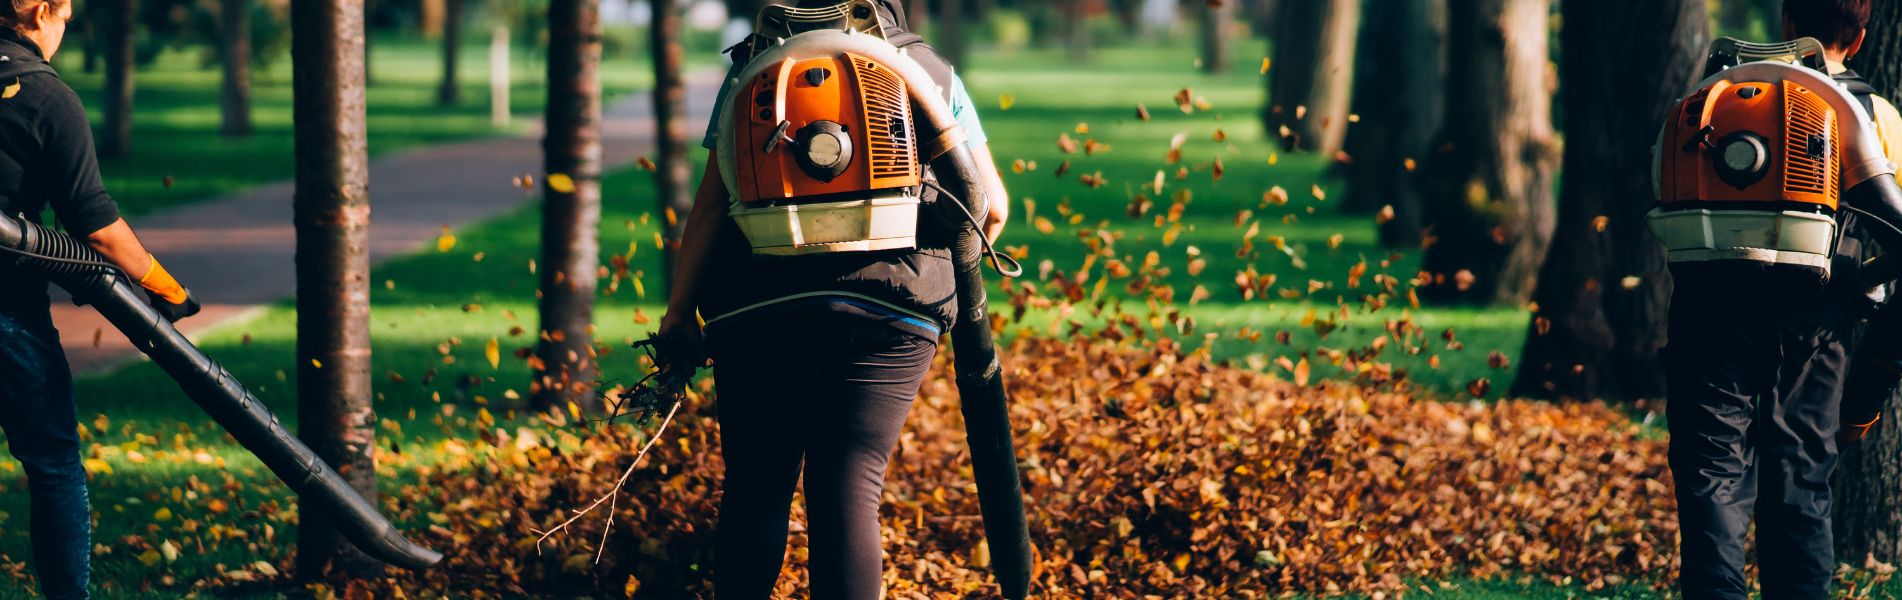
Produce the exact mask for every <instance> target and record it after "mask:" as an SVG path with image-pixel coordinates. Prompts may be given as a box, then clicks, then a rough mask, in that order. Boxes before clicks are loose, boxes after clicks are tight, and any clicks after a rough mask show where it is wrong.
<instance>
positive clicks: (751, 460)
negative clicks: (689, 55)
mask: <svg viewBox="0 0 1902 600" xmlns="http://www.w3.org/2000/svg"><path fill="white" fill-rule="evenodd" d="M836 3H837V0H829V1H827V0H821V1H820V2H815V3H810V4H813V5H834V4H836ZM802 7H806V4H802ZM876 10H877V12H878V16H879V17H880V20H881V22H882V23H883V25H884V26H883V29H884V32H885V34H886V37H887V39H888V40H889V41H891V42H892V43H893V44H894V45H897V46H899V47H901V48H903V49H904V50H905V51H906V52H908V55H909V56H910V57H912V58H913V59H915V60H916V61H917V62H919V63H920V65H921V66H924V67H925V70H926V71H927V72H928V73H930V74H931V75H932V76H933V79H934V80H936V82H937V84H938V87H940V88H942V90H943V93H944V94H945V96H946V97H947V98H946V99H947V100H948V102H949V104H950V106H951V107H952V111H953V113H954V114H956V115H957V116H958V120H959V122H960V127H961V129H963V130H964V131H965V133H967V134H968V136H969V137H968V140H967V142H966V144H967V146H968V147H969V148H970V149H971V150H972V151H973V154H974V155H975V157H976V162H977V163H978V168H979V170H980V171H982V173H981V175H982V176H983V179H984V180H985V182H986V183H987V187H988V188H989V190H988V196H989V197H990V198H993V199H994V201H993V202H991V206H992V210H991V212H990V214H989V215H988V216H987V218H986V219H985V229H986V230H988V232H989V233H990V234H991V235H992V236H993V239H994V238H995V235H996V234H997V233H998V232H1000V231H1001V228H1002V226H1003V223H1004V221H1005V218H1006V214H1007V213H1006V212H1005V211H1006V210H1007V209H1006V208H1005V205H1006V202H1005V201H1004V199H1005V198H1006V196H1005V191H1004V189H1003V184H1002V183H1001V180H1000V179H999V177H998V174H997V170H996V166H995V164H994V162H993V160H992V158H991V155H990V152H989V149H988V147H987V146H986V145H985V143H984V133H983V130H982V128H981V126H980V125H979V124H978V122H977V114H976V109H975V107H974V106H973V105H972V102H971V100H970V97H969V95H968V94H966V93H965V91H964V88H963V84H962V82H960V81H958V80H957V78H956V76H955V75H953V74H952V72H951V69H950V66H949V65H947V64H945V62H944V61H943V59H941V58H939V57H938V56H937V55H936V54H935V53H933V52H932V51H931V47H930V46H928V45H926V44H924V43H922V40H920V39H918V38H917V36H915V35H912V34H910V33H908V32H907V31H906V30H905V15H904V9H903V7H902V5H900V4H899V3H898V2H895V1H893V0H877V9H876ZM743 46H744V44H743ZM741 51H744V49H743V48H742V49H741ZM740 53H741V52H735V55H736V56H735V59H734V60H735V66H734V70H735V71H734V73H732V74H730V75H729V77H728V82H729V86H731V84H732V83H733V82H732V80H733V78H734V77H738V76H739V75H740V73H739V72H738V71H739V70H741V69H742V67H743V66H744V64H743V63H745V62H747V57H746V56H741V55H740ZM726 96H727V92H726V91H723V92H722V94H721V97H722V99H723V100H724V99H725V98H726ZM717 129H718V123H717V122H716V123H715V124H714V126H713V127H710V128H709V133H708V136H707V139H706V144H705V145H706V146H707V147H708V148H709V149H713V148H715V147H716V142H717V141H718V140H717V139H716V135H715V133H714V132H715V131H717ZM718 160H719V157H718V155H717V153H716V156H714V157H713V158H711V159H709V161H708V164H707V169H706V176H705V177H704V178H703V179H702V180H701V186H700V189H699V193H698V194H697V195H696V197H695V200H694V208H693V211H692V213H691V214H690V215H689V216H688V218H687V223H686V232H685V234H684V236H683V238H682V246H681V249H680V252H679V259H678V261H679V262H678V263H677V268H676V269H675V279H674V283H673V288H672V297H671V299H670V301H669V306H668V310H667V314H666V317H665V318H663V320H662V323H661V331H660V333H661V335H662V336H663V337H665V338H669V339H675V340H685V341H686V343H685V344H684V345H685V346H688V347H691V348H698V347H699V340H700V339H701V335H702V328H701V324H700V321H699V318H701V317H704V319H705V320H706V325H705V336H706V338H705V339H706V350H707V351H708V353H709V354H710V355H711V357H712V359H713V363H714V374H715V380H716V381H717V382H718V391H719V396H718V400H717V403H718V410H719V421H720V432H721V444H722V448H721V452H722V455H723V456H724V457H725V461H726V476H725V479H724V485H723V494H722V496H721V501H720V518H719V526H718V531H717V533H716V536H715V537H716V542H715V544H716V545H715V551H716V554H717V566H716V569H715V573H714V581H715V586H716V594H717V595H718V596H719V597H721V598H740V599H755V598H769V597H773V588H774V585H775V583H776V581H777V580H778V577H779V571H780V567H781V565H782V563H783V562H784V557H785V552H786V541H787V540H786V536H787V530H788V516H789V510H790V505H791V502H792V496H793V490H794V488H795V486H796V485H797V484H798V483H799V480H800V476H801V472H802V470H803V472H804V479H805V488H804V489H805V495H806V504H805V505H806V517H807V519H806V521H807V522H806V532H807V538H808V540H809V542H810V554H809V556H810V560H809V562H808V564H809V567H810V575H811V577H810V581H811V597H812V598H815V599H821V600H833V599H839V598H849V599H866V600H871V599H875V598H880V597H882V596H883V578H882V567H883V556H882V552H881V548H880V538H879V523H878V507H879V501H880V493H881V489H882V486H883V482H884V475H885V468H886V465H887V462H888V459H889V458H890V456H891V453H892V449H893V447H894V446H895V445H896V444H897V442H898V438H899V435H900V433H901V432H902V431H903V429H904V424H905V419H906V415H907V414H908V413H909V411H910V409H911V402H912V400H913V398H914V397H916V396H917V394H918V390H919V387H920V385H921V384H922V383H923V380H924V376H925V374H926V372H927V370H929V368H930V366H931V360H932V357H933V356H935V355H936V354H937V350H938V340H939V337H940V335H941V333H942V332H944V331H946V330H947V329H948V328H949V327H950V325H951V324H952V322H953V321H954V320H955V319H956V310H957V298H956V295H957V285H956V283H955V281H954V280H953V268H952V261H951V250H950V239H949V237H950V236H949V234H948V233H945V232H942V231H939V232H928V231H925V228H923V227H920V231H919V232H918V236H917V244H916V248H915V249H905V250H891V251H877V252H846V253H838V254H825V255H814V256H801V257H796V258H791V259H773V258H760V257H757V256H755V255H754V254H753V248H751V247H750V246H749V242H748V239H747V238H746V237H745V235H744V233H743V232H742V231H741V230H740V228H739V226H738V225H737V224H736V222H735V220H734V219H733V218H731V217H729V216H728V210H729V208H730V206H732V204H731V201H732V199H733V194H730V193H729V191H728V190H727V189H726V188H725V185H724V183H723V181H722V179H721V175H720V169H719V164H718ZM740 176H741V177H745V176H750V175H748V174H742V175H740ZM687 354H694V352H692V351H689V352H687Z"/></svg>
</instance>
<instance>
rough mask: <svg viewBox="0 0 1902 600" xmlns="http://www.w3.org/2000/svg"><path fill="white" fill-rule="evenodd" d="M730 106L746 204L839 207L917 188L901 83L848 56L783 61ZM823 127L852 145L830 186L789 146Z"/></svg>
mask: <svg viewBox="0 0 1902 600" xmlns="http://www.w3.org/2000/svg"><path fill="white" fill-rule="evenodd" d="M729 102H732V103H733V109H732V111H731V115H732V117H731V118H732V119H733V123H732V131H733V132H734V133H735V141H736V142H737V145H736V152H735V153H734V154H735V157H736V159H737V163H738V164H736V165H735V173H737V174H738V175H739V177H738V178H737V179H738V181H737V183H738V187H739V189H738V190H737V192H738V194H737V195H738V200H739V201H740V202H742V203H744V204H747V205H763V204H773V203H779V204H785V203H801V202H804V201H811V200H819V199H825V200H842V199H850V198H852V197H854V196H867V195H872V194H871V193H873V192H878V191H880V190H892V189H895V188H910V187H914V186H917V185H918V184H919V177H920V175H919V165H918V152H917V144H916V142H915V140H914V139H913V137H914V135H913V133H912V126H911V101H910V97H909V96H908V95H907V90H906V89H905V83H904V81H903V80H902V79H900V78H899V76H898V75H897V74H896V73H893V72H892V71H891V70H890V69H889V68H887V67H884V66H881V65H879V64H878V63H877V62H875V61H872V60H870V59H867V58H865V57H862V56H859V55H856V54H851V53H845V54H842V55H839V56H834V57H820V58H811V59H804V60H793V59H788V60H785V61H782V62H781V63H780V64H779V65H778V67H777V68H772V67H768V68H767V69H765V70H764V71H762V72H761V73H760V75H759V76H758V77H756V78H755V79H753V80H752V81H748V82H742V85H741V86H739V87H738V89H736V90H735V92H734V93H733V95H732V97H731V99H730V100H729ZM828 121H829V122H831V123H836V124H838V125H839V126H841V127H842V128H843V133H844V137H847V138H849V140H850V142H849V144H843V146H845V147H846V148H847V151H846V152H845V153H844V156H843V157H842V158H841V161H842V162H844V163H845V164H843V165H842V170H840V171H839V172H838V173H836V174H831V173H826V175H831V177H830V179H827V178H825V177H824V176H819V175H814V173H813V172H812V169H811V165H810V164H802V161H804V160H805V159H804V158H803V157H802V156H800V153H802V152H804V151H805V150H804V148H802V147H801V146H800V143H799V142H798V141H797V140H795V139H794V138H795V136H796V133H797V132H802V131H804V130H805V129H806V128H807V127H808V126H809V125H814V124H821V125H824V123H822V122H828ZM775 140H777V141H775ZM828 143H830V142H828Z"/></svg>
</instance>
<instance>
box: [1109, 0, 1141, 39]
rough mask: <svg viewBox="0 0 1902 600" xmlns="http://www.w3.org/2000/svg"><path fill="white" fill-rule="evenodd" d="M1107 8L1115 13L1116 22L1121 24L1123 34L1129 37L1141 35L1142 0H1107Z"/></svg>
mask: <svg viewBox="0 0 1902 600" xmlns="http://www.w3.org/2000/svg"><path fill="white" fill-rule="evenodd" d="M1109 9H1110V12H1111V13H1114V14H1115V15H1116V22H1117V23H1118V24H1121V25H1122V26H1123V34H1124V35H1127V36H1129V37H1130V38H1132V39H1134V38H1138V37H1142V34H1143V21H1142V12H1143V0H1109Z"/></svg>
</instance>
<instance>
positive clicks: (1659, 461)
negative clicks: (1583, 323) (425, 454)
mask: <svg viewBox="0 0 1902 600" xmlns="http://www.w3.org/2000/svg"><path fill="white" fill-rule="evenodd" d="M1135 330H1136V328H1134V327H1125V328H1118V329H1116V330H1115V331H1119V332H1120V333H1121V335H1101V334H1099V335H1097V336H1094V337H1092V338H1088V339H1075V340H1071V341H1056V340H1049V339H1032V338H1025V339H1021V340H1019V341H1017V342H1016V343H1015V344H1013V345H1012V346H1011V347H1010V348H1009V349H1008V352H1007V360H1008V361H1009V367H1008V368H1009V374H1010V379H1011V381H1012V383H1013V388H1012V389H1013V394H1014V395H1015V401H1016V405H1015V407H1014V408H1013V413H1014V414H1013V417H1014V420H1015V422H1016V423H1017V430H1018V431H1017V434H1018V435H1017V440H1018V446H1019V456H1020V459H1021V461H1020V462H1021V465H1022V466H1023V469H1024V479H1025V483H1026V493H1027V494H1028V502H1027V503H1028V505H1029V507H1030V514H1031V523H1032V531H1033V536H1034V540H1035V544H1036V546H1037V548H1038V550H1039V554H1040V559H1041V560H1040V562H1039V574H1038V576H1037V579H1036V582H1037V586H1038V588H1039V590H1040V591H1041V593H1043V594H1045V595H1046V596H1047V597H1059V598H1062V597H1105V598H1117V597H1131V598H1135V597H1145V596H1153V597H1242V598H1248V597H1268V596H1274V595H1278V594H1280V593H1283V592H1308V593H1320V594H1332V593H1343V592H1368V593H1372V592H1381V593H1384V594H1396V593H1398V594H1405V593H1407V592H1409V591H1416V592H1426V593H1431V592H1432V591H1433V590H1432V589H1431V588H1421V587H1419V585H1420V584H1418V583H1417V582H1418V581H1420V580H1422V579H1433V578H1442V577H1446V576H1454V575H1458V576H1465V577H1476V578H1488V577H1497V576H1512V575H1519V574H1524V575H1531V576H1534V577H1538V578H1542V579H1548V580H1552V581H1570V582H1576V583H1579V584H1581V585H1583V587H1584V589H1586V590H1596V589H1600V588H1603V587H1605V586H1619V585H1621V584H1625V583H1627V582H1630V581H1633V580H1638V581H1652V580H1655V576H1656V575H1657V574H1658V573H1660V572H1665V571H1667V570H1668V569H1670V568H1671V566H1672V562H1673V560H1674V559H1673V553H1674V549H1673V547H1674V546H1675V544H1674V542H1673V539H1674V538H1673V536H1675V533H1676V525H1675V522H1674V519H1672V518H1671V516H1672V505H1671V501H1670V498H1671V495H1670V489H1669V483H1668V481H1669V480H1668V474H1667V471H1666V468H1665V462H1664V444H1663V443H1662V442H1659V441H1654V440H1650V439H1646V437H1645V436H1642V435H1639V429H1640V427H1639V425H1637V424H1634V423H1632V422H1631V421H1629V420H1628V419H1627V418H1626V417H1625V416H1623V414H1621V413H1619V412H1617V411H1615V410H1611V409H1609V408H1607V407H1605V406H1602V405H1597V404H1571V405H1554V404H1545V403H1532V402H1517V401H1502V402H1493V403H1478V402H1473V403H1459V404H1455V403H1444V402H1435V401H1421V400H1414V399H1412V396H1411V395H1410V394H1408V393H1406V389H1405V385H1404V384H1400V385H1397V386H1396V385H1387V386H1380V387H1374V386H1363V385H1347V384H1341V383H1338V382H1323V383H1319V384H1316V385H1312V386H1307V387H1302V386H1297V385H1294V384H1293V383H1292V382H1290V381H1285V380H1283V379H1281V378H1280V377H1278V376H1275V375H1269V374H1263V373H1261V372H1258V371H1253V370H1250V369H1245V368H1237V367H1234V366H1229V365H1225V364H1222V363H1220V362H1217V361H1214V360H1211V359H1210V358H1209V356H1208V353H1207V352H1206V351H1205V350H1199V349H1185V348H1182V347H1179V346H1176V345H1175V344H1174V343H1173V342H1170V341H1167V340H1162V341H1139V340H1137V339H1135V338H1134V337H1125V336H1129V335H1130V334H1133V333H1134V332H1135ZM1113 337H1124V339H1123V340H1121V341H1116V340H1113V339H1110V338H1113ZM947 371H948V368H947V365H946V362H945V360H944V358H943V357H942V356H941V357H940V359H939V363H938V365H937V366H936V368H935V369H934V371H933V373H932V376H931V378H930V379H929V380H928V382H927V384H926V386H925V389H924V390H923V392H922V394H921V398H920V399H919V401H918V403H917V404H916V405H915V407H914V410H913V414H912V419H911V421H910V422H909V423H908V425H907V429H906V435H905V436H904V438H903V440H902V441H901V443H900V446H899V448H898V450H897V454H896V456H895V458H894V460H893V463H892V470H891V472H890V473H889V474H888V476H887V484H886V489H885V501H884V507H883V510H882V511H881V513H882V514H881V521H882V525H883V529H884V533H885V535H884V538H885V548H886V551H887V553H888V558H887V569H886V581H887V584H888V586H889V588H890V592H891V594H892V597H894V598H963V597H970V598H978V597H990V596H992V595H994V593H995V588H994V585H993V584H992V583H991V582H990V579H989V575H988V573H987V572H986V571H985V570H984V569H983V568H982V567H983V566H984V565H985V564H986V563H987V561H988V552H987V550H986V549H985V548H984V547H983V545H982V544H981V541H982V539H983V538H982V523H981V520H980V519H978V518H977V517H976V515H977V513H978V511H977V504H976V503H977V499H976V493H975V487H974V484H973V483H972V479H971V475H970V467H969V464H968V460H967V458H966V455H965V451H964V441H963V437H962V431H963V428H962V424H961V422H960V418H959V416H958V410H957V402H958V401H957V395H956V391H955V387H954V384H953V382H952V380H951V379H950V378H949V377H948V373H947ZM704 383H710V382H703V385H701V386H700V388H699V389H700V391H699V393H696V394H694V395H693V397H692V398H691V399H690V400H689V402H688V403H687V405H686V406H685V407H684V408H683V410H682V415H681V416H680V417H678V418H677V419H676V420H675V421H674V422H673V423H672V425H671V427H670V428H669V429H668V430H666V431H665V432H664V433H663V436H664V437H663V438H662V439H661V442H660V443H659V444H657V445H656V446H655V449H654V450H653V452H652V453H651V454H650V455H649V456H648V457H647V458H646V462H644V463H643V464H642V465H641V466H640V467H639V468H638V469H637V470H636V473H635V475H634V478H633V479H632V480H631V481H630V483H629V486H628V488H627V491H626V492H624V493H623V495H622V496H621V498H620V499H619V501H618V508H617V510H616V512H615V514H614V526H613V529H612V531H611V532H609V534H608V535H607V536H606V538H605V539H606V543H605V544H604V545H603V544H601V542H600V540H601V539H602V527H603V525H604V523H605V521H604V520H603V519H602V518H600V517H601V515H600V514H599V513H597V514H596V515H590V516H589V517H586V518H583V519H582V520H581V521H578V522H577V524H576V526H575V528H574V529H571V530H569V531H565V532H562V533H560V534H558V535H556V536H554V537H552V538H550V539H549V540H548V542H547V543H544V544H542V545H541V547H540V548H539V549H538V547H537V543H536V538H537V536H536V535H535V534H534V533H533V532H534V531H537V530H545V529H548V528H550V527H552V526H553V525H555V524H557V523H559V522H560V521H561V520H562V519H564V518H565V516H566V514H567V511H570V510H573V509H576V508H580V507H582V506H583V505H585V504H587V503H588V502H590V501H591V500H592V499H593V498H596V497H599V496H601V495H602V494H605V493H606V492H607V490H608V489H609V487H611V486H612V484H613V481H614V479H615V478H616V477H618V476H619V474H620V473H621V472H622V470H623V469H625V468H626V466H627V465H628V463H629V461H631V460H633V458H634V456H635V452H636V451H637V450H638V448H639V447H640V446H641V445H642V443H643V442H644V441H645V436H646V435H649V434H650V433H651V432H652V430H653V427H652V426H651V424H650V426H648V427H645V428H643V427H639V426H636V425H634V424H631V423H621V424H617V425H614V426H608V427H586V426H584V425H582V424H580V423H566V424H556V423H554V422H552V421H551V422H548V423H545V424H543V425H541V426H534V427H527V426H525V427H518V428H517V429H516V430H515V431H512V432H510V431H502V430H494V431H485V432H484V433H483V434H482V435H481V439H480V441H466V442H454V441H451V442H445V443H446V444H454V445H456V446H458V447H459V449H457V450H454V451H452V452H450V453H449V454H450V455H452V456H453V457H454V458H453V459H452V460H447V461H444V462H442V463H440V464H438V465H435V466H426V467H417V470H418V471H419V472H420V474H421V477H420V481H419V482H418V483H414V484H409V485H405V486H403V488H402V491H401V492H400V493H398V494H397V498H393V499H390V500H388V501H386V505H388V506H389V508H391V509H393V510H394V511H396V512H397V513H398V514H401V515H404V516H405V517H406V518H409V519H415V518H417V517H420V518H421V519H422V520H423V521H426V522H427V523H429V525H428V527H426V528H423V529H420V530H415V531H414V535H416V536H417V537H419V538H421V539H420V541H422V542H423V543H425V544H429V545H435V546H437V547H439V548H442V549H444V550H445V551H446V553H447V554H448V555H449V559H448V561H447V564H446V565H445V566H444V567H443V568H441V569H439V570H436V571H433V572H430V573H428V574H425V575H422V576H402V577H397V578H391V579H384V580H380V581H377V582H375V583H374V584H372V585H371V587H370V588H362V589H360V590H359V591H364V592H368V591H371V590H372V589H374V590H375V591H379V592H395V591H397V590H401V591H402V592H403V593H405V594H406V595H411V596H419V595H436V594H449V595H452V596H463V595H481V594H491V593H493V594H503V595H506V594H517V593H548V592H551V591H560V592H566V593H574V594H611V595H616V596H620V595H624V594H634V595H636V596H641V597H657V598H658V597H676V596H677V595H679V594H681V593H687V594H692V595H707V594H708V593H709V592H710V585H711V583H710V579H709V577H708V575H709V570H710V567H711V565H712V556H711V555H710V552H711V544H710V542H711V533H712V526H713V523H714V520H715V518H716V512H717V511H716V508H717V499H718V493H719V488H720V485H719V481H718V475H719V473H721V471H722V469H721V463H720V457H719V453H718V451H717V449H718V447H719V446H718V443H719V429H718V426H717V425H716V423H715V422H714V419H713V411H712V406H713V402H714V401H715V398H713V396H712V389H713V388H712V387H711V386H710V385H705V384H704ZM384 460H385V461H386V462H390V461H395V462H397V463H399V464H400V462H401V461H402V460H403V459H402V458H400V457H392V456H388V455H386V456H385V457H384ZM419 507H440V509H435V508H419ZM418 513H422V514H418ZM801 519H802V511H801V510H800V509H799V508H798V507H797V506H796V507H795V511H794V525H795V526H794V531H795V534H794V535H793V542H792V548H791V549H790V551H789V553H788V558H789V560H788V561H787V565H786V569H785V571H784V572H783V574H782V578H781V588H780V590H779V591H780V592H781V595H784V596H787V597H796V596H798V595H800V594H802V593H803V585H804V582H803V579H802V577H803V573H804V568H803V563H804V560H805V548H804V546H803V540H802V536H801V535H800V534H799V533H798V531H799V528H798V527H797V524H798V523H799V522H800V521H801ZM597 550H599V551H600V554H601V556H600V559H599V562H598V563H597V562H596V554H595V553H596V551H597ZM279 566H280V567H281V566H285V565H279ZM643 592H645V593H643ZM379 595H381V594H379Z"/></svg>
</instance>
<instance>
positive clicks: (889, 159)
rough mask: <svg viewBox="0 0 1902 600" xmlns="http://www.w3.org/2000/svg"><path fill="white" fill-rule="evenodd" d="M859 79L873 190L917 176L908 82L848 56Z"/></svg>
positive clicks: (868, 61) (870, 61) (857, 58)
mask: <svg viewBox="0 0 1902 600" xmlns="http://www.w3.org/2000/svg"><path fill="white" fill-rule="evenodd" d="M846 57H847V58H848V59H850V60H851V62H852V74H853V76H854V77H856V78H858V82H859V100H860V104H861V105H863V106H864V107H865V139H866V143H865V145H866V151H867V152H866V158H867V159H868V160H869V161H870V166H871V179H872V184H873V187H881V186H880V185H879V184H880V183H883V182H886V181H889V180H894V179H904V180H908V179H910V178H912V177H914V176H916V175H917V172H918V171H917V169H918V151H917V148H916V144H915V142H914V140H913V139H912V132H911V101H910V96H909V95H908V94H907V93H906V91H905V82H904V80H901V79H899V78H898V75H897V74H896V73H893V72H892V71H891V69H888V68H886V67H883V66H880V65H879V64H878V63H877V62H875V61H872V60H870V59H867V58H865V57H863V56H859V55H856V54H850V53H848V54H846Z"/></svg>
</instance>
